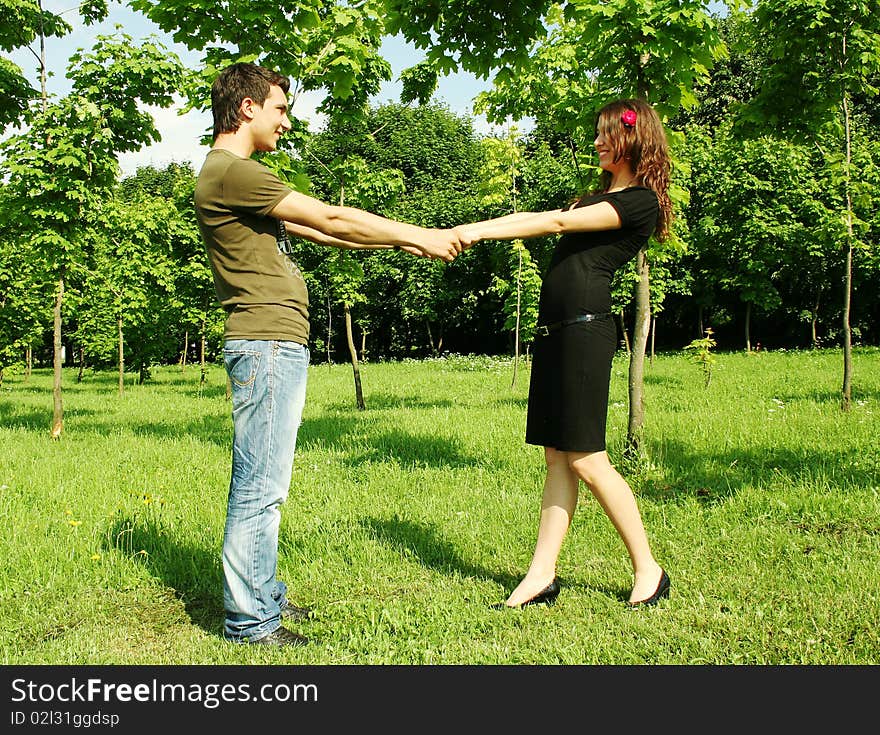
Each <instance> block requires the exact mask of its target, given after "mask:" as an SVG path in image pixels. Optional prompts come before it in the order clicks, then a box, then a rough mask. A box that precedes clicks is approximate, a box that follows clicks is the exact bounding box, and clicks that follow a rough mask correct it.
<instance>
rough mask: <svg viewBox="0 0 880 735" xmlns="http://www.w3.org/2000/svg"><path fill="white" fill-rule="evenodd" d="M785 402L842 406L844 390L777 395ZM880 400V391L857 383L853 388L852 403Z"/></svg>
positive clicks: (807, 391) (814, 390)
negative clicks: (861, 386) (865, 387)
mask: <svg viewBox="0 0 880 735" xmlns="http://www.w3.org/2000/svg"><path fill="white" fill-rule="evenodd" d="M775 397H776V398H778V399H779V400H780V401H783V402H784V403H789V402H791V401H809V402H810V403H818V404H820V405H828V406H833V407H836V408H838V409H839V408H840V404H841V401H842V399H843V393H842V391H832V390H816V389H813V390H804V391H800V392H795V391H789V392H787V393H784V394H780V395H777V396H775ZM878 400H880V391H876V390H865V389H864V388H860V387H858V386H856V385H854V386H853V389H852V403H854V404H857V403H858V402H859V401H878Z"/></svg>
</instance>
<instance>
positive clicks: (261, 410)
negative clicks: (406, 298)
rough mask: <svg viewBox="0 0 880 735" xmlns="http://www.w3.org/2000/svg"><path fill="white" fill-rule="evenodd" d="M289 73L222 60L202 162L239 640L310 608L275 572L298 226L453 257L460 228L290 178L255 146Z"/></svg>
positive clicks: (300, 318)
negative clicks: (219, 312) (391, 215)
mask: <svg viewBox="0 0 880 735" xmlns="http://www.w3.org/2000/svg"><path fill="white" fill-rule="evenodd" d="M289 85H290V82H289V80H288V79H286V78H285V77H283V76H281V75H279V74H276V73H275V72H272V71H270V70H268V69H264V68H263V67H260V66H256V65H254V64H233V65H232V66H230V67H228V68H226V69H224V70H223V71H222V72H221V73H220V75H219V76H218V77H217V79H216V80H215V82H214V84H213V87H212V89H211V105H212V112H213V116H214V144H213V146H212V148H211V150H210V152H209V153H208V156H207V158H206V159H205V163H204V165H203V166H202V170H201V171H200V173H199V177H198V182H197V184H196V190H195V205H196V215H197V217H198V221H199V228H200V230H201V234H202V238H203V239H204V242H205V247H206V248H207V251H208V258H209V260H210V263H211V269H212V272H213V275H214V286H215V289H216V292H217V299H218V301H219V302H220V303H221V304H222V305H223V307H224V308H225V309H226V312H227V319H226V328H225V334H224V349H223V355H224V360H225V364H226V370H227V372H228V374H229V377H230V380H231V383H232V420H233V446H232V478H231V481H230V485H229V498H228V504H227V511H226V527H225V530H224V537H223V601H224V607H225V610H226V620H225V624H224V635H225V637H226V638H227V639H229V640H231V641H235V642H238V643H255V644H264V645H275V646H285V645H305V644H306V643H308V640H307V639H306V638H305V637H303V636H301V635H298V634H296V633H293V632H291V631H289V630H287V629H286V628H283V627H281V621H282V619H292V620H303V619H305V618H307V617H308V616H309V614H310V610H309V608H300V607H296V606H295V605H293V604H291V603H290V602H289V601H288V599H287V587H286V585H285V584H284V582H282V581H281V580H279V579H277V578H276V565H277V560H278V529H279V522H280V517H281V516H280V512H279V506H280V505H281V504H282V503H283V502H284V501H285V499H286V498H287V493H288V490H289V487H290V479H291V472H292V469H293V455H294V448H295V444H296V434H297V429H298V427H299V424H300V418H301V416H302V410H303V404H304V402H305V391H306V372H307V367H308V363H309V350H308V347H307V345H308V339H309V312H308V293H307V291H306V285H305V282H304V281H303V278H302V274H301V273H300V271H299V268H298V267H297V265H296V263H294V262H293V260H292V259H291V257H290V253H291V248H290V242H289V240H288V237H287V235H288V233H291V234H294V235H296V236H298V237H304V238H307V239H310V240H313V241H315V242H319V243H322V244H325V245H331V246H334V247H348V248H392V247H397V248H400V249H403V250H407V251H408V252H411V253H413V254H418V255H424V256H427V257H432V258H441V259H443V260H445V261H451V260H452V259H453V258H454V257H455V256H456V255H457V254H458V253H459V252H461V243H460V242H459V240H458V237H457V236H456V235H455V234H454V233H453V232H452V231H451V230H430V229H425V228H422V227H417V226H415V225H410V224H405V223H402V222H395V221H393V220H388V219H385V218H383V217H379V216H377V215H374V214H370V213H369V212H365V211H363V210H360V209H354V208H351V207H335V206H331V205H327V204H324V203H323V202H321V201H319V200H317V199H313V198H312V197H309V196H306V195H304V194H300V193H298V192H295V191H293V190H291V189H290V188H289V187H288V186H287V185H286V184H284V183H283V182H281V181H280V180H279V179H278V178H277V177H276V176H275V175H274V174H273V173H272V172H271V171H270V170H269V169H268V168H266V167H265V166H263V165H261V164H260V163H258V162H257V161H254V160H252V159H251V155H252V154H253V153H254V152H255V151H273V150H275V147H276V144H277V142H278V139H279V138H280V137H281V136H282V135H283V134H284V133H285V132H286V131H287V130H289V129H290V120H289V118H288V106H287V95H286V93H287V90H288V89H289Z"/></svg>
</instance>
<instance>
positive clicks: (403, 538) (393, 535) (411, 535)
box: [360, 517, 519, 592]
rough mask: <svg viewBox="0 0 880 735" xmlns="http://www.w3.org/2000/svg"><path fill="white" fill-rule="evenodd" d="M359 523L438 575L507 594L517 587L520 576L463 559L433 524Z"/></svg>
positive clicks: (366, 520) (399, 521)
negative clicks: (479, 583)
mask: <svg viewBox="0 0 880 735" xmlns="http://www.w3.org/2000/svg"><path fill="white" fill-rule="evenodd" d="M360 523H361V525H362V526H363V527H364V528H365V529H366V530H367V531H368V532H369V533H370V534H372V535H373V537H374V538H375V539H376V540H378V541H380V542H382V543H384V544H387V545H388V546H390V547H392V548H394V549H397V550H399V551H403V552H408V553H410V554H413V555H414V556H415V558H416V559H418V561H419V562H420V563H421V564H423V565H424V566H426V567H430V568H432V569H436V570H437V571H439V572H442V573H447V574H448V573H458V574H461V575H463V576H465V577H472V578H474V579H482V580H487V581H492V582H496V583H498V584H500V585H501V586H502V587H503V588H504V589H505V590H507V591H508V592H509V591H510V590H512V589H513V588H514V587H516V585H518V584H519V577H515V576H513V575H512V574H506V573H500V572H496V571H492V570H489V569H486V568H485V567H482V566H479V565H476V564H472V563H471V562H469V561H467V560H465V559H463V558H462V557H461V555H460V554H459V552H458V549H457V548H456V547H455V545H454V544H452V543H450V542H449V541H447V540H445V539H444V538H443V537H442V536H441V535H440V534H439V533H438V532H437V529H436V527H435V526H434V525H433V524H430V525H426V524H419V523H413V522H412V521H408V520H404V519H402V518H399V517H394V518H364V519H362V520H361V521H360Z"/></svg>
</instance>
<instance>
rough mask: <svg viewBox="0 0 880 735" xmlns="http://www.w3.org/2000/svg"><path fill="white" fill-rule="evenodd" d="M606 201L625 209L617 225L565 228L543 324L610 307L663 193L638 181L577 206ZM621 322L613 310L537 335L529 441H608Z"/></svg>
mask: <svg viewBox="0 0 880 735" xmlns="http://www.w3.org/2000/svg"><path fill="white" fill-rule="evenodd" d="M602 201H606V202H608V203H609V204H611V205H612V206H613V207H614V208H615V209H616V210H617V213H618V214H619V215H620V222H621V227H620V229H618V230H601V231H597V232H577V233H572V234H569V235H563V236H562V237H561V238H560V240H559V243H558V244H557V246H556V250H555V251H554V252H553V257H552V258H551V260H550V266H549V267H548V269H547V273H546V274H545V276H544V279H543V282H542V285H541V300H540V303H539V307H538V324H539V325H548V324H555V323H557V322H561V321H564V320H567V319H571V318H572V317H575V316H578V315H580V314H609V312H610V311H611V278H612V276H613V275H614V272H615V271H616V270H617V269H618V268H620V267H621V266H622V265H624V264H625V263H627V262H628V261H629V260H631V259H632V258H633V257H635V255H636V253H638V251H639V250H640V249H641V248H642V247H643V246H644V245H645V243H647V242H648V238H649V237H650V236H651V233H653V232H654V227H655V225H656V223H657V216H658V214H659V206H658V203H657V195H656V194H655V193H654V192H653V191H652V190H651V189H648V188H645V187H642V186H634V187H630V188H629V189H624V190H623V191H618V192H613V193H608V194H597V195H594V196H590V197H587V198H585V199H584V200H583V201H581V202H579V203H578V204H576V205H575V206H586V205H589V204H595V203H596V202H602ZM616 348H617V327H616V325H615V323H614V320H613V319H611V317H610V314H609V315H608V316H607V317H605V318H601V319H597V320H595V321H590V322H579V323H576V324H572V325H569V326H565V327H562V328H560V329H556V330H554V331H552V332H551V333H550V334H549V335H547V336H545V337H541V336H538V337H536V338H535V346H534V353H533V355H534V356H533V359H532V375H531V382H530V384H529V408H528V418H527V420H526V442H527V443H529V444H537V445H539V446H544V447H554V448H555V449H558V450H560V451H566V452H601V451H603V450H604V449H605V425H606V420H607V416H608V388H609V385H610V381H611V360H612V358H613V357H614V352H615V350H616Z"/></svg>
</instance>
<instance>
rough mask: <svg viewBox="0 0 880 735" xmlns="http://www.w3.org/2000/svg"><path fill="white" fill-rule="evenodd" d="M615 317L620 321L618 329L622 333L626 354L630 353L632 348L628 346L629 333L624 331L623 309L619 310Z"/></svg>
mask: <svg viewBox="0 0 880 735" xmlns="http://www.w3.org/2000/svg"><path fill="white" fill-rule="evenodd" d="M617 319H618V321H619V322H620V331H621V333H622V334H623V346H624V348H626V354H627V355H630V354H632V350H631V349H630V346H629V334H628V333H627V331H626V321H625V320H624V318H623V309H621V310H620V313H619V314H618V315H617Z"/></svg>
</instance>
